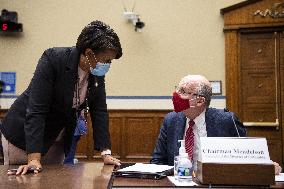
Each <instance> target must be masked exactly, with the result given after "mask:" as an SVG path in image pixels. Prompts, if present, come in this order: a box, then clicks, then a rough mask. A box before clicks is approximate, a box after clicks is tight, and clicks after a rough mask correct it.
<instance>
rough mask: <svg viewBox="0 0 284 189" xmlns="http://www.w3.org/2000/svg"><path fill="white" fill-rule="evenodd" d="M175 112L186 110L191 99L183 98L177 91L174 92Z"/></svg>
mask: <svg viewBox="0 0 284 189" xmlns="http://www.w3.org/2000/svg"><path fill="white" fill-rule="evenodd" d="M172 101H173V104H174V109H175V112H181V111H183V110H186V109H188V108H189V107H190V105H189V100H188V99H182V98H181V97H180V95H179V94H178V93H177V92H174V93H173V98H172Z"/></svg>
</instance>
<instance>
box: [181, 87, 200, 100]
mask: <svg viewBox="0 0 284 189" xmlns="http://www.w3.org/2000/svg"><path fill="white" fill-rule="evenodd" d="M177 92H178V93H179V94H181V95H183V96H191V99H196V98H198V97H204V96H203V95H200V94H198V93H192V92H188V91H186V90H185V89H184V88H180V89H178V91H177Z"/></svg>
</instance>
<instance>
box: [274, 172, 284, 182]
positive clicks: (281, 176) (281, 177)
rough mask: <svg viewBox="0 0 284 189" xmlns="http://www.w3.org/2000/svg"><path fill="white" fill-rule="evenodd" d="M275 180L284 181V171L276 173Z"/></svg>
mask: <svg viewBox="0 0 284 189" xmlns="http://www.w3.org/2000/svg"><path fill="white" fill-rule="evenodd" d="M275 182H284V173H280V174H279V175H275Z"/></svg>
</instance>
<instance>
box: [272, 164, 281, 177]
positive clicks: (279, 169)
mask: <svg viewBox="0 0 284 189" xmlns="http://www.w3.org/2000/svg"><path fill="white" fill-rule="evenodd" d="M273 164H274V170H275V175H279V173H281V171H282V167H281V166H280V165H279V164H278V163H276V162H273Z"/></svg>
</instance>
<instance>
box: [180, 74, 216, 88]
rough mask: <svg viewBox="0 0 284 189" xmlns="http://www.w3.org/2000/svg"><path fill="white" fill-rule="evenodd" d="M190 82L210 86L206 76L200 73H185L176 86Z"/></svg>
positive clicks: (183, 85)
mask: <svg viewBox="0 0 284 189" xmlns="http://www.w3.org/2000/svg"><path fill="white" fill-rule="evenodd" d="M191 83H196V84H205V85H207V86H211V84H210V82H209V81H208V80H207V79H206V77H204V76H202V75H187V76H185V77H183V78H182V79H181V80H180V82H179V85H178V86H179V88H181V87H185V86H186V85H187V84H191Z"/></svg>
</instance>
